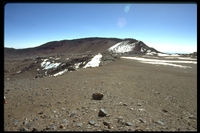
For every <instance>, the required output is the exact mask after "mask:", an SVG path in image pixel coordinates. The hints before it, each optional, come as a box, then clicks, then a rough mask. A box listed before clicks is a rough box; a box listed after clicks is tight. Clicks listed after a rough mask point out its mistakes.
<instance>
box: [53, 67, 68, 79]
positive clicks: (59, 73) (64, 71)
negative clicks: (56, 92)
mask: <svg viewBox="0 0 200 133" xmlns="http://www.w3.org/2000/svg"><path fill="white" fill-rule="evenodd" d="M67 71H68V69H65V70H63V71H60V72H58V73H56V74H54V75H53V76H54V77H56V76H59V75H62V74H64V73H66V72H67Z"/></svg>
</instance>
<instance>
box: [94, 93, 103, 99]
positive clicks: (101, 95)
mask: <svg viewBox="0 0 200 133" xmlns="http://www.w3.org/2000/svg"><path fill="white" fill-rule="evenodd" d="M92 98H93V99H94V100H101V99H102V98H103V94H102V93H94V94H92Z"/></svg>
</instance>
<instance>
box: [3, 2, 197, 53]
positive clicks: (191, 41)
mask: <svg viewBox="0 0 200 133" xmlns="http://www.w3.org/2000/svg"><path fill="white" fill-rule="evenodd" d="M86 37H106V38H107V37H108V38H109V37H114V38H121V39H124V38H134V39H137V40H140V41H143V42H144V43H145V44H146V45H148V46H149V47H153V48H155V49H156V50H158V51H161V52H169V53H188V52H189V53H191V52H195V51H197V4H195V3H187V4H186V3H180V4H173V3H172V4H168V3H161V4H158V3H141V4H140V3H7V4H6V5H5V6H4V47H12V48H16V49H22V48H29V47H36V46H40V45H42V44H45V43H47V42H50V41H60V40H72V39H78V38H86Z"/></svg>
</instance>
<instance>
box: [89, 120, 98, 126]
mask: <svg viewBox="0 0 200 133" xmlns="http://www.w3.org/2000/svg"><path fill="white" fill-rule="evenodd" d="M88 123H89V124H90V125H94V124H95V123H96V122H95V121H93V120H90V121H89V122H88Z"/></svg>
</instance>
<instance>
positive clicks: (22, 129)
mask: <svg viewBox="0 0 200 133" xmlns="http://www.w3.org/2000/svg"><path fill="white" fill-rule="evenodd" d="M19 130H20V131H21V132H23V131H29V129H28V128H26V127H22V128H20V129H19Z"/></svg>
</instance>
